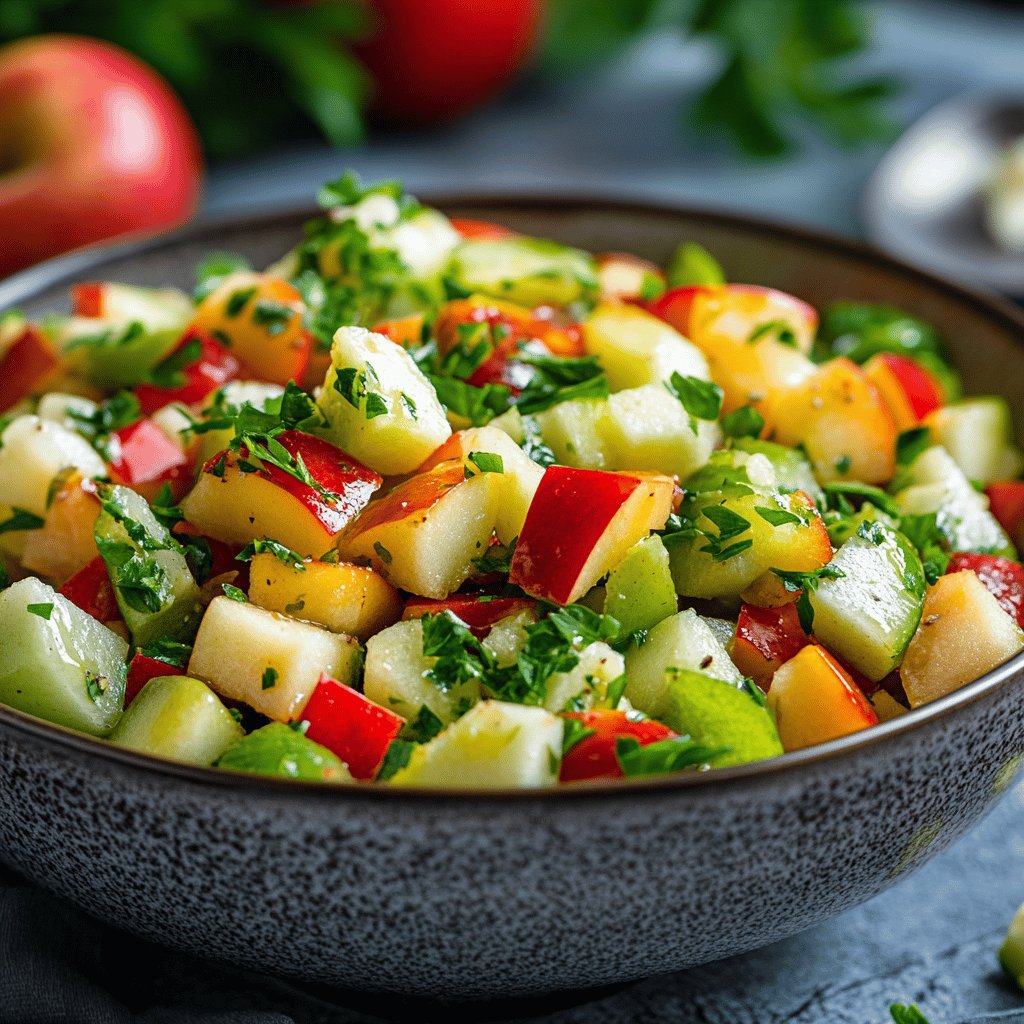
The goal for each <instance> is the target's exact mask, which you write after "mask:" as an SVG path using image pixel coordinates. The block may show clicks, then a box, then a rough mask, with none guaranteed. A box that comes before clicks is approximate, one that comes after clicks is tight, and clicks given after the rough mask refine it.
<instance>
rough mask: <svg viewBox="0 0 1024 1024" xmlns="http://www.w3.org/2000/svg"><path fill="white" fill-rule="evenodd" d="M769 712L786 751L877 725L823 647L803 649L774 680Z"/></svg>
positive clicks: (872, 713)
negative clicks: (773, 717) (773, 718)
mask: <svg viewBox="0 0 1024 1024" xmlns="http://www.w3.org/2000/svg"><path fill="white" fill-rule="evenodd" d="M768 707H769V709H770V710H771V712H772V714H773V715H774V716H775V725H776V728H777V729H778V730H779V739H780V740H782V746H783V748H784V749H785V750H800V749H802V748H803V747H810V746H813V745H814V744H815V743H825V742H826V741H827V740H834V739H838V737H840V736H848V735H849V734H850V733H854V732H859V731H860V730H861V729H866V728H867V727H868V726H869V725H876V724H877V723H878V715H876V714H875V711H874V709H873V708H872V706H871V704H870V703H869V701H868V699H867V697H865V696H864V694H863V693H862V692H861V691H860V689H859V688H858V686H857V684H856V683H855V682H854V681H853V679H852V678H851V677H850V674H849V673H848V672H847V671H846V670H845V669H844V668H843V667H842V665H840V664H839V662H837V661H836V659H835V658H833V657H832V655H831V654H829V653H828V651H826V650H825V648H824V647H819V646H818V645H816V644H812V645H810V646H808V647H804V648H803V650H801V651H800V652H799V653H798V654H797V655H796V656H795V657H793V658H791V659H790V660H789V661H787V662H786V663H785V664H784V665H783V666H782V667H781V668H780V669H779V670H778V671H777V672H776V673H775V675H774V676H773V678H772V685H771V689H769V691H768Z"/></svg>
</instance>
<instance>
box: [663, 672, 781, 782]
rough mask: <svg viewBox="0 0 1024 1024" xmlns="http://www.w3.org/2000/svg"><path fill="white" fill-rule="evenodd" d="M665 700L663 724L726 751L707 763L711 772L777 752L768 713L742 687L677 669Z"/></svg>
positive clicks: (761, 704) (772, 722)
mask: <svg viewBox="0 0 1024 1024" xmlns="http://www.w3.org/2000/svg"><path fill="white" fill-rule="evenodd" d="M668 696H669V700H668V711H667V712H666V714H665V717H664V721H665V724H666V725H670V726H671V727H672V728H673V729H675V730H676V731H677V732H679V733H682V734H684V735H686V736H689V737H690V738H691V739H694V740H696V741H697V742H698V743H703V744H704V745H705V746H708V747H727V748H728V750H726V751H724V752H723V753H721V754H719V755H718V756H717V757H714V758H712V759H711V762H710V763H711V764H712V765H713V766H714V767H716V768H724V767H726V766H727V765H734V764H746V763H747V762H748V761H763V760H764V759H765V758H767V757H776V756H778V755H779V754H781V753H782V743H781V742H780V741H779V734H778V731H777V730H776V728H775V721H774V720H773V719H772V716H771V713H770V712H769V711H768V708H767V707H766V706H765V704H764V702H763V700H758V699H757V698H756V697H755V696H754V695H753V694H751V693H750V692H749V691H748V690H747V688H746V687H742V686H740V687H737V686H735V685H733V684H732V683H728V682H724V681H723V680H721V679H715V678H713V677H712V676H708V675H704V674H703V673H702V672H691V671H687V670H678V671H675V672H672V673H671V680H670V683H669V693H668Z"/></svg>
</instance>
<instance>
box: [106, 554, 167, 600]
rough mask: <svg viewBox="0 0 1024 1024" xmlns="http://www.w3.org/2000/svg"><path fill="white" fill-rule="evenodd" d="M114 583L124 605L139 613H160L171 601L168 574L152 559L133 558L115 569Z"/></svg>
mask: <svg viewBox="0 0 1024 1024" xmlns="http://www.w3.org/2000/svg"><path fill="white" fill-rule="evenodd" d="M113 582H114V586H115V587H117V591H118V594H119V595H120V597H121V599H122V600H123V601H124V603H125V604H127V605H128V607H129V608H133V609H134V610H135V611H137V612H144V613H149V614H152V613H154V612H158V611H160V609H161V608H163V607H164V605H165V604H167V602H168V601H169V600H170V598H171V581H170V580H169V579H168V576H167V572H166V570H165V569H164V567H163V566H162V565H161V564H160V563H159V562H158V561H157V560H156V559H155V558H152V557H140V556H138V555H134V556H133V557H131V558H129V559H128V560H127V561H126V562H124V564H122V565H120V566H118V567H117V568H116V569H115V571H114V578H113Z"/></svg>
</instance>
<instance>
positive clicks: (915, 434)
mask: <svg viewBox="0 0 1024 1024" xmlns="http://www.w3.org/2000/svg"><path fill="white" fill-rule="evenodd" d="M931 444H932V432H931V431H930V430H929V429H928V428H927V427H912V428H911V429H910V430H904V431H902V432H901V433H900V435H899V436H898V437H897V438H896V463H897V465H900V466H909V465H910V464H911V463H912V462H913V461H914V459H916V458H917V457H918V455H920V454H921V452H923V451H926V450H927V449H928V448H930V447H931Z"/></svg>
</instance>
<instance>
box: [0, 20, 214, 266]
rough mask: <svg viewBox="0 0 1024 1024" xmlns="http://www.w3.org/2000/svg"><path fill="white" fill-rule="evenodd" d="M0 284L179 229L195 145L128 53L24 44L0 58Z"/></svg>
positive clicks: (194, 181)
mask: <svg viewBox="0 0 1024 1024" xmlns="http://www.w3.org/2000/svg"><path fill="white" fill-rule="evenodd" d="M0 140H2V144H3V148H4V149H5V150H7V151H8V152H13V153H16V154H19V155H20V158H21V159H20V161H19V162H18V164H17V166H16V167H15V168H13V169H11V170H9V171H8V173H6V174H4V175H3V176H0V233H2V234H3V238H4V245H3V247H2V248H0V277H2V276H4V275H5V274H9V273H12V272H13V271H15V270H18V269H20V268H21V267H25V266H28V265H29V264H31V263H36V262H38V261H39V260H42V259H46V258H47V257H49V256H56V255H57V254H58V253H61V252H67V251H68V250H69V249H75V248H78V247H79V246H83V245H87V244H89V243H91V242H98V241H100V240H102V239H106V238H112V237H114V236H116V235H123V234H126V233H132V234H136V233H143V232H151V231H155V230H157V229H160V228H167V227H171V226H172V225H176V224H181V223H182V222H183V221H185V220H187V219H188V217H189V216H191V214H192V213H193V211H194V210H195V207H196V202H197V200H198V197H199V188H200V184H201V181H202V158H201V155H200V146H199V139H198V136H197V135H196V132H195V129H194V128H193V126H192V122H191V121H190V120H189V117H188V114H187V113H186V112H185V109H184V107H183V106H182V104H181V102H180V101H179V100H178V98H177V97H176V96H175V95H174V93H173V92H172V91H171V89H170V88H169V86H168V85H167V84H166V82H164V80H163V79H162V78H160V77H159V76H158V75H157V74H156V72H154V71H153V70H152V69H151V68H149V67H147V66H146V65H145V64H143V63H142V62H141V61H139V60H137V59H136V58H135V57H133V56H132V55H131V54H129V53H127V52H125V51H124V50H121V49H119V48H118V47H116V46H112V45H110V44H109V43H104V42H100V41H99V40H96V39H87V38H84V37H80V36H71V35H48V36H35V37H33V38H29V39H25V40H21V41H19V42H15V43H11V44H9V45H7V46H5V47H4V48H3V49H2V50H0Z"/></svg>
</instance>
